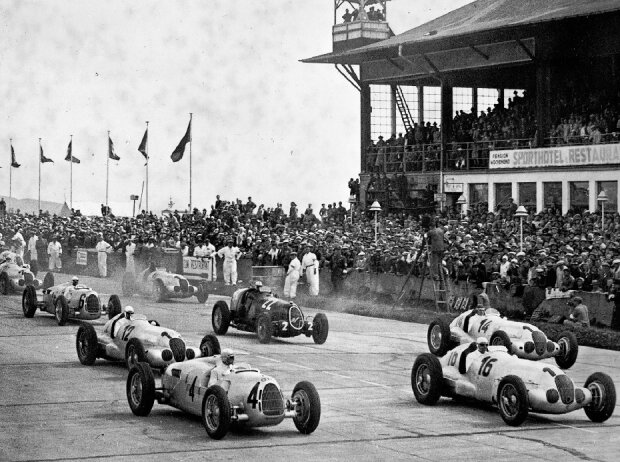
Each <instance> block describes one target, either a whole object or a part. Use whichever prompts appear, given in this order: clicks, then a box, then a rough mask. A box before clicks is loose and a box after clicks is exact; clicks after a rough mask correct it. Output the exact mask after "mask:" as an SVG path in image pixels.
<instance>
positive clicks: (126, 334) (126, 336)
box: [121, 326, 136, 342]
mask: <svg viewBox="0 0 620 462" xmlns="http://www.w3.org/2000/svg"><path fill="white" fill-rule="evenodd" d="M135 328H136V326H127V327H125V330H124V331H123V336H122V337H121V339H122V340H123V342H126V341H127V340H129V336H130V335H131V333H132V332H133V330H134V329H135Z"/></svg>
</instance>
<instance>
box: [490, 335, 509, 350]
mask: <svg viewBox="0 0 620 462" xmlns="http://www.w3.org/2000/svg"><path fill="white" fill-rule="evenodd" d="M489 343H490V344H491V345H495V346H504V347H506V349H507V350H508V353H510V354H512V341H511V340H510V337H508V334H507V333H506V332H504V331H503V330H498V331H497V332H495V333H494V334H493V335H491V341H490V342H489Z"/></svg>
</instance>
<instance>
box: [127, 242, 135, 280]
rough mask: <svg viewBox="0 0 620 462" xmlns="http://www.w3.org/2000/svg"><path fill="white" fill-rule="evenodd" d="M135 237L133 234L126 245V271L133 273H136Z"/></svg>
mask: <svg viewBox="0 0 620 462" xmlns="http://www.w3.org/2000/svg"><path fill="white" fill-rule="evenodd" d="M134 240H135V237H134V236H131V239H129V243H128V244H127V246H126V247H125V271H126V272H128V273H131V274H136V262H135V260H134V254H135V253H136V243H135V242H134Z"/></svg>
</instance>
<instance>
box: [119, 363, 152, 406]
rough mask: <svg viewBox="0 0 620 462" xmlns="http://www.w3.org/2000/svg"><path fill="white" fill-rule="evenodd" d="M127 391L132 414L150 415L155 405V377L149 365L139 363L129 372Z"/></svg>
mask: <svg viewBox="0 0 620 462" xmlns="http://www.w3.org/2000/svg"><path fill="white" fill-rule="evenodd" d="M126 391H127V401H128V402H129V407H130V408H131V412H133V413H134V414H135V415H137V416H140V417H144V416H147V415H149V414H150V412H151V409H153V404H154V403H155V377H154V376H153V371H152V370H151V367H150V366H149V365H148V364H147V363H143V362H139V363H137V364H136V365H135V366H133V367H132V368H131V369H130V370H129V375H128V376H127V386H126Z"/></svg>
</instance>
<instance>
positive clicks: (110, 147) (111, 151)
mask: <svg viewBox="0 0 620 462" xmlns="http://www.w3.org/2000/svg"><path fill="white" fill-rule="evenodd" d="M108 157H109V158H110V159H112V160H121V158H120V157H118V156H117V155H116V154H114V143H113V142H112V138H110V136H108Z"/></svg>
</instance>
